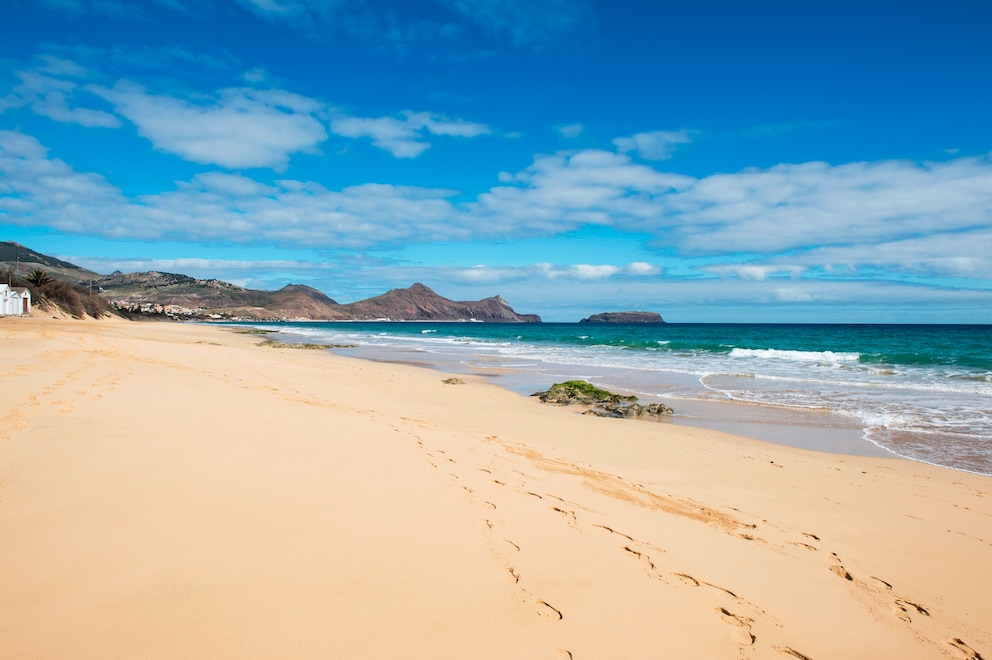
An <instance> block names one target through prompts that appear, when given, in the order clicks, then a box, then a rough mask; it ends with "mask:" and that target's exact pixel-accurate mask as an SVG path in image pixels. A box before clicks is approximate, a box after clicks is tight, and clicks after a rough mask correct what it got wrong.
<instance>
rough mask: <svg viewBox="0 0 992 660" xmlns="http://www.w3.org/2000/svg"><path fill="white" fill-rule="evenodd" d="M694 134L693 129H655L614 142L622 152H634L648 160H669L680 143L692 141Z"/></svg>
mask: <svg viewBox="0 0 992 660" xmlns="http://www.w3.org/2000/svg"><path fill="white" fill-rule="evenodd" d="M692 136H693V131H688V130H682V131H653V132H651V133H635V134H634V135H631V136H630V137H621V138H616V139H615V140H613V144H614V145H615V146H616V148H617V150H618V151H620V152H621V153H630V152H634V153H637V154H639V155H640V157H641V158H645V159H647V160H667V159H669V158H671V157H672V154H673V153H674V152H675V149H676V147H677V146H678V145H680V144H688V143H689V142H692Z"/></svg>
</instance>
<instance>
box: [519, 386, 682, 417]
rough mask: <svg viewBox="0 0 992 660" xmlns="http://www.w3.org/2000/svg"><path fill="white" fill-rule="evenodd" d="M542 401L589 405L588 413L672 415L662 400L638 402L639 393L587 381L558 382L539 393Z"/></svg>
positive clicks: (643, 415) (622, 415)
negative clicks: (619, 391) (624, 392)
mask: <svg viewBox="0 0 992 660" xmlns="http://www.w3.org/2000/svg"><path fill="white" fill-rule="evenodd" d="M531 396H536V397H537V398H538V399H540V400H541V402H542V403H550V404H554V405H560V406H570V405H580V406H586V407H587V410H586V411H585V412H583V413H582V414H584V415H596V416H597V417H619V418H631V419H639V418H658V417H664V416H666V415H671V414H672V412H673V411H672V409H671V408H669V407H668V406H665V405H662V404H660V403H652V404H649V405H646V406H643V405H641V404H639V403H637V397H636V396H623V395H621V394H615V393H613V392H609V391H607V390H602V389H599V388H598V387H596V386H594V385H592V384H590V383H587V382H586V381H584V380H570V381H566V382H564V383H555V384H554V385H552V386H551V389H549V390H547V391H545V392H535V393H534V394H532V395H531Z"/></svg>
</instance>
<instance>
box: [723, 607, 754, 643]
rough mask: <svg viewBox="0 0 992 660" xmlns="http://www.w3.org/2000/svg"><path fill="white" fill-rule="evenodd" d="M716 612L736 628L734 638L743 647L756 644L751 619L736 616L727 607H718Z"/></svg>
mask: <svg viewBox="0 0 992 660" xmlns="http://www.w3.org/2000/svg"><path fill="white" fill-rule="evenodd" d="M715 611H716V613H717V614H719V615H720V618H721V619H723V620H724V621H725V622H727V623H729V624H731V625H732V626H734V627H735V628H736V630H735V632H734V637H735V638H736V639H737V641H738V642H740V644H741V645H742V646H750V645H751V644H754V640H755V637H754V635H752V634H751V619H748V618H746V617H743V616H739V615H737V614H734V613H733V612H731V611H730V610H728V609H726V608H725V607H718V608H716V610H715Z"/></svg>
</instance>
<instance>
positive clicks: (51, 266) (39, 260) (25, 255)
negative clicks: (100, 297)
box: [0, 241, 100, 282]
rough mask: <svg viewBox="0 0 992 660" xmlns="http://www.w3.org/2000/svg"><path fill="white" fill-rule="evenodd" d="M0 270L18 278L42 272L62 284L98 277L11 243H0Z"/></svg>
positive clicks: (72, 265)
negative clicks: (33, 272) (37, 271)
mask: <svg viewBox="0 0 992 660" xmlns="http://www.w3.org/2000/svg"><path fill="white" fill-rule="evenodd" d="M0 270H3V271H8V270H9V271H10V272H12V273H14V275H15V276H20V277H24V276H26V275H28V274H29V273H31V272H32V271H35V270H44V271H45V272H47V273H48V274H49V275H50V276H51V277H52V279H56V280H61V281H63V282H83V281H88V280H91V279H95V278H99V277H100V275H99V274H97V273H94V272H93V271H91V270H87V269H85V268H80V267H79V266H77V265H75V264H71V263H69V262H68V261H62V260H61V259H56V258H55V257H49V256H47V255H44V254H41V253H40V252H35V251H34V250H32V249H31V248H29V247H25V246H23V245H21V244H20V243H14V242H13V241H0Z"/></svg>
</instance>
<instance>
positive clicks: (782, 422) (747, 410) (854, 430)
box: [332, 347, 987, 476]
mask: <svg viewBox="0 0 992 660" xmlns="http://www.w3.org/2000/svg"><path fill="white" fill-rule="evenodd" d="M332 352H333V353H335V354H336V355H342V356H345V357H348V358H352V359H357V360H370V361H374V362H382V363H392V364H405V365H409V366H413V367H420V368H425V369H433V370H436V371H439V372H441V373H448V374H457V375H474V376H478V377H481V378H484V379H486V380H487V381H488V382H490V383H493V384H494V385H496V386H498V387H502V388H504V389H507V390H509V391H511V392H515V393H516V394H519V395H520V396H523V397H528V396H530V395H531V394H533V393H534V392H536V391H539V390H541V389H547V388H548V387H550V386H551V384H552V382H554V381H553V380H548V379H547V378H546V377H544V376H543V375H539V374H536V373H532V372H527V371H525V370H523V369H514V368H512V367H505V366H500V367H492V366H481V365H475V364H473V365H469V364H466V363H465V362H464V361H461V360H458V359H445V358H444V357H442V356H440V355H437V354H432V353H428V352H420V351H410V350H407V349H384V348H382V347H355V348H344V349H341V348H334V349H333V350H332ZM431 356H432V357H434V359H433V360H432V359H430V357H431ZM573 377H575V376H572V375H569V374H562V375H561V376H560V379H559V380H567V379H570V378H573ZM607 387H608V386H607ZM608 389H611V390H612V391H617V392H620V393H631V394H636V395H637V396H638V398H639V399H640V400H641V401H642V402H648V403H655V402H660V403H664V404H666V405H668V406H671V407H672V408H673V409H674V410H675V414H674V415H672V417H671V418H669V419H666V420H663V421H662V422H661V423H671V424H676V425H681V426H686V427H690V428H700V429H709V430H713V431H721V432H724V433H729V434H731V435H738V436H742V437H746V438H751V439H754V440H759V441H763V442H773V443H776V444H780V445H783V446H788V447H793V448H797V449H809V450H813V451H821V452H827V453H832V454H841V455H847V456H874V457H879V458H881V457H893V458H899V459H904V460H910V461H916V459H913V458H910V457H906V456H902V455H900V454H897V453H895V452H893V451H891V450H889V449H886V448H885V447H881V446H879V445H877V444H875V443H873V442H871V441H870V440H868V439H867V438H865V437H864V429H862V428H861V427H860V426H858V425H857V424H855V423H854V422H853V421H852V420H851V419H850V418H847V417H844V416H842V415H840V414H839V413H835V412H831V411H827V410H802V409H794V408H786V407H776V406H771V405H767V404H761V403H750V402H743V401H733V400H730V399H728V400H725V401H716V400H704V399H692V398H681V397H664V396H650V395H644V394H643V393H641V392H636V391H634V390H627V389H623V388H610V387H608ZM800 431H802V434H800V433H799V432H800ZM916 462H919V463H924V464H928V465H934V466H935V467H947V469H951V470H957V469H959V468H953V467H948V466H941V465H936V464H932V463H926V462H925V461H916ZM961 471H963V472H969V473H972V474H979V475H981V473H975V472H971V471H969V470H961ZM983 476H987V475H983Z"/></svg>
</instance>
